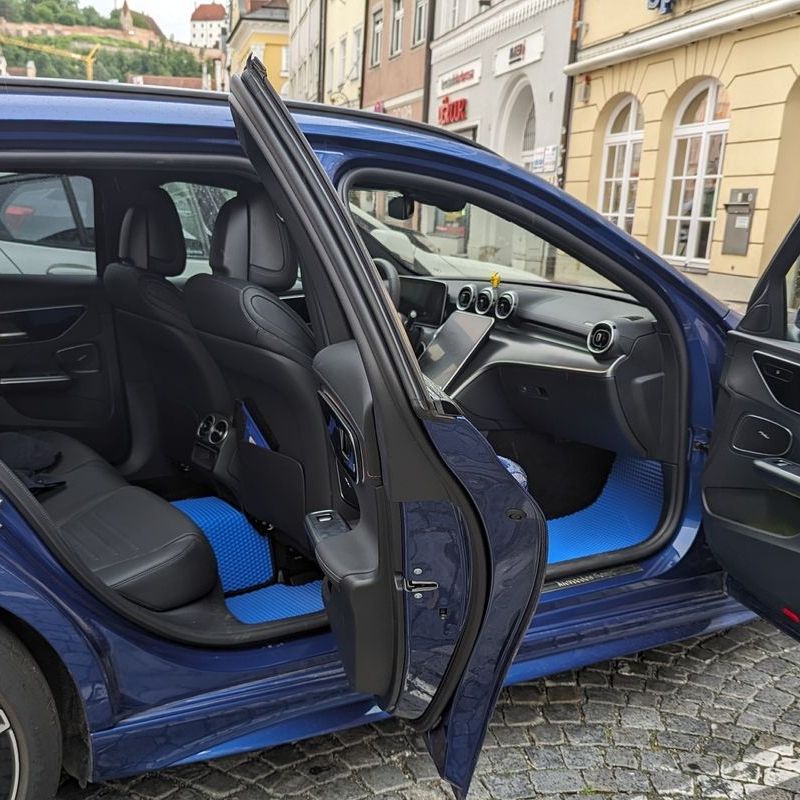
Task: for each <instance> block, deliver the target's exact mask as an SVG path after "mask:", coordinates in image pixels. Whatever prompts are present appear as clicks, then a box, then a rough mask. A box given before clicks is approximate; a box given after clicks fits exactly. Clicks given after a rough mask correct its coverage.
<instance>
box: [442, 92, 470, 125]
mask: <svg viewBox="0 0 800 800" xmlns="http://www.w3.org/2000/svg"><path fill="white" fill-rule="evenodd" d="M466 118H467V98H466V97H461V98H459V99H458V100H450V98H449V97H443V98H442V104H441V105H440V106H439V124H440V125H452V124H453V123H454V122H463V121H464V120H465V119H466Z"/></svg>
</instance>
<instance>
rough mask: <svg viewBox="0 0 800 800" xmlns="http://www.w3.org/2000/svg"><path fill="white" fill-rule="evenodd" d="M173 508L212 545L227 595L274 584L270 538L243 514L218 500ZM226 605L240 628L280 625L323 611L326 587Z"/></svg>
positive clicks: (256, 592) (249, 596)
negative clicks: (282, 621)
mask: <svg viewBox="0 0 800 800" xmlns="http://www.w3.org/2000/svg"><path fill="white" fill-rule="evenodd" d="M172 505H174V506H175V508H177V509H179V510H180V511H182V512H183V513H184V514H186V516H187V517H189V519H190V520H192V522H194V524H195V525H197V527H198V528H200V530H201V531H203V533H204V534H205V536H206V538H207V539H208V541H209V543H210V544H211V549H212V550H213V551H214V555H215V556H216V559H217V568H218V569H219V576H220V580H221V581H222V589H223V591H225V592H237V591H241V590H242V589H247V588H249V587H251V586H259V585H261V584H264V583H266V582H268V581H270V580H272V578H273V575H274V567H273V565H272V551H271V550H270V543H269V538H268V537H266V536H262V535H261V534H260V533H259V532H258V531H257V530H256V529H255V528H254V527H253V526H252V525H251V524H250V522H249V521H248V519H247V517H245V515H244V514H242V512H241V511H238V510H237V509H235V508H234V507H233V506H231V505H228V503H226V502H225V501H224V500H220V498H218V497H199V498H196V499H193V500H178V501H177V502H175V503H173V504H172ZM225 604H226V605H227V606H228V611H230V612H231V614H233V616H234V617H236V619H238V620H239V621H240V622H245V623H247V624H250V625H254V624H257V623H260V622H275V621H276V620H280V619H288V618H290V617H299V616H302V615H303V614H313V613H315V612H317V611H322V609H323V605H322V584H321V583H320V581H314V582H313V583H306V584H303V585H302V586H286V585H285V584H282V583H276V584H273V585H272V586H265V587H263V588H261V589H253V590H252V591H249V592H243V593H242V594H237V595H234V596H233V597H227V598H225Z"/></svg>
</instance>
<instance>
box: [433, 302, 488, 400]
mask: <svg viewBox="0 0 800 800" xmlns="http://www.w3.org/2000/svg"><path fill="white" fill-rule="evenodd" d="M492 325H494V318H493V317H482V316H479V315H478V314H469V313H466V312H464V311H454V312H453V313H452V314H451V315H450V316H449V317H448V318H447V320H446V321H445V323H444V325H442V327H441V328H439V330H438V331H436V333H435V334H434V335H433V338H432V339H431V340H430V342H429V343H428V347H427V349H426V350H425V352H424V353H423V354H422V355H421V356H420V359H419V366H420V369H421V370H422V372H423V373H424V374H425V375H426V377H428V378H430V379H431V380H432V381H433V382H434V383H435V384H436V385H437V386H441V387H442V389H447V385H448V384H449V383H450V381H452V380H453V378H454V377H455V376H456V374H457V373H458V371H459V370H460V369H461V367H463V366H464V364H466V363H467V361H469V358H470V356H471V355H472V354H473V353H474V352H475V350H477V349H478V347H479V345H480V344H481V343H482V342H483V340H484V339H485V338H486V337H487V336H488V334H489V331H490V330H491V329H492Z"/></svg>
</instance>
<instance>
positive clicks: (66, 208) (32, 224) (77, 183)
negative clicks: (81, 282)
mask: <svg viewBox="0 0 800 800" xmlns="http://www.w3.org/2000/svg"><path fill="white" fill-rule="evenodd" d="M95 270H96V264H95V236H94V186H93V184H92V181H91V180H90V179H89V178H84V177H81V176H76V175H43V174H31V173H8V172H5V173H0V272H5V273H8V272H11V273H22V274H26V275H67V274H78V275H94V274H95Z"/></svg>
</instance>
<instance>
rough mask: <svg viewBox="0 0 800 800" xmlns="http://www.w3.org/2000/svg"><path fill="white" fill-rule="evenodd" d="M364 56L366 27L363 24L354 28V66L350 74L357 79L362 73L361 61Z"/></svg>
mask: <svg viewBox="0 0 800 800" xmlns="http://www.w3.org/2000/svg"><path fill="white" fill-rule="evenodd" d="M363 58H364V28H363V27H362V26H361V25H356V27H355V28H353V66H352V67H351V70H350V76H351V77H353V79H357V78H358V76H359V75H361V61H362V60H363Z"/></svg>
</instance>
